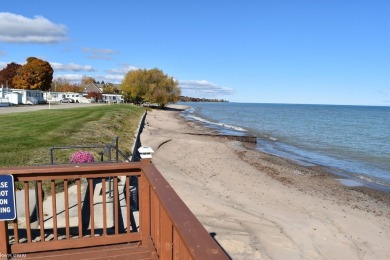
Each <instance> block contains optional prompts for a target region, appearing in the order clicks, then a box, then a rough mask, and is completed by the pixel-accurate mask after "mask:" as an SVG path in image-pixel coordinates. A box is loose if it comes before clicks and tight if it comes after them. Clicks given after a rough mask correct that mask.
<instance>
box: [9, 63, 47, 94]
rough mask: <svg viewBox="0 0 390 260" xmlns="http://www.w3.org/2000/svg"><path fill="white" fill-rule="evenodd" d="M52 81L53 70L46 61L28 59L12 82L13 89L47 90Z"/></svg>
mask: <svg viewBox="0 0 390 260" xmlns="http://www.w3.org/2000/svg"><path fill="white" fill-rule="evenodd" d="M52 80H53V68H52V67H51V66H50V64H49V63H48V62H47V61H44V60H41V59H38V58H35V57H29V58H27V63H26V64H25V65H23V66H22V67H20V68H19V69H18V70H17V72H16V75H15V76H14V78H13V80H12V84H13V85H14V87H15V88H21V89H37V90H43V91H46V90H49V89H50V87H51V83H52Z"/></svg>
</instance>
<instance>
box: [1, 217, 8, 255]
mask: <svg viewBox="0 0 390 260" xmlns="http://www.w3.org/2000/svg"><path fill="white" fill-rule="evenodd" d="M0 239H1V242H0V257H1V258H2V256H4V255H7V254H9V251H8V248H9V247H8V244H9V237H8V224H7V221H4V220H0Z"/></svg>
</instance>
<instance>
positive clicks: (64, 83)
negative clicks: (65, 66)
mask: <svg viewBox="0 0 390 260" xmlns="http://www.w3.org/2000/svg"><path fill="white" fill-rule="evenodd" d="M53 84H54V88H53V87H52V88H51V90H53V91H57V92H77V93H80V92H83V90H84V88H83V87H81V86H78V85H75V84H72V83H70V81H69V80H67V79H65V78H62V77H58V78H56V79H55V80H53Z"/></svg>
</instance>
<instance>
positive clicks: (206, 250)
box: [0, 159, 229, 259]
mask: <svg viewBox="0 0 390 260" xmlns="http://www.w3.org/2000/svg"><path fill="white" fill-rule="evenodd" d="M1 174H12V175H13V176H14V180H15V184H17V185H16V186H19V187H22V190H23V191H19V192H20V193H22V194H23V196H22V197H23V199H18V200H17V204H20V203H23V204H24V205H19V207H18V206H17V208H18V209H20V208H22V209H23V210H22V211H23V212H24V214H19V213H21V212H18V213H17V215H18V216H17V218H16V219H15V220H14V221H12V222H11V223H8V224H7V222H5V221H0V239H1V242H0V243H1V245H0V253H1V254H3V255H5V254H25V253H26V254H27V255H28V253H33V252H48V251H53V252H55V251H56V250H63V249H70V248H84V247H92V246H94V247H96V246H103V245H110V244H112V245H113V244H120V243H138V244H140V245H142V244H143V243H147V242H148V241H152V244H153V245H154V249H155V252H152V254H153V255H155V256H156V257H158V258H160V259H229V257H228V256H227V255H226V253H225V252H224V251H223V250H222V249H221V248H220V246H219V245H218V243H216V241H215V240H214V239H213V238H212V237H211V236H210V234H209V233H208V232H207V231H206V230H205V229H204V227H203V226H202V225H201V223H200V222H199V221H198V220H197V219H196V217H195V216H194V215H193V214H192V213H191V211H190V210H189V209H188V207H187V206H186V205H185V204H184V202H183V201H182V200H181V199H180V198H179V197H178V195H177V194H176V192H175V191H174V190H173V189H172V187H171V186H170V185H169V184H168V182H167V181H166V180H165V179H164V178H163V176H162V175H161V174H160V172H159V171H158V170H157V169H156V168H155V166H154V165H153V164H152V163H151V161H150V160H147V159H144V160H142V161H141V162H132V163H102V164H79V165H55V166H52V165H51V166H36V167H17V168H0V175H1ZM132 178H136V179H137V183H138V184H137V191H138V194H135V195H137V196H138V198H139V199H138V202H139V210H138V208H137V207H136V205H132V204H131V202H130V201H131V198H130V196H134V194H131V192H130V191H131V189H132V183H131V180H132ZM109 181H112V182H113V196H112V197H110V196H108V192H107V188H106V186H107V184H108V182H109ZM32 183H36V194H37V196H36V197H37V202H38V203H37V205H38V206H37V208H36V209H33V210H32V209H31V205H30V204H31V203H30V201H31V200H32V199H33V197H31V194H30V193H31V192H30V191H31V189H30V188H29V187H31V184H32ZM60 183H63V187H62V189H63V192H56V189H58V186H59V184H60ZM60 186H62V184H61V185H60ZM45 198H46V199H45ZM34 210H36V216H37V220H34V219H31V217H30V216H31V215H32V211H34ZM19 215H21V216H19ZM22 215H24V216H25V217H23V216H22Z"/></svg>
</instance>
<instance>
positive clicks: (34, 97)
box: [11, 88, 46, 105]
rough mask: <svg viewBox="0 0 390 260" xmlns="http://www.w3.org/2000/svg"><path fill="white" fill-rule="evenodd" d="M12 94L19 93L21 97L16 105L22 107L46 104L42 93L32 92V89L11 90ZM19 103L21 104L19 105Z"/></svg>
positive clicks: (39, 91)
mask: <svg viewBox="0 0 390 260" xmlns="http://www.w3.org/2000/svg"><path fill="white" fill-rule="evenodd" d="M11 92H12V93H19V94H20V95H21V99H19V98H18V99H17V100H18V103H17V104H16V105H18V104H24V105H37V104H44V103H46V99H45V98H44V95H43V94H44V93H45V92H44V91H41V90H34V89H15V88H14V89H11ZM20 101H21V103H20Z"/></svg>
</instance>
